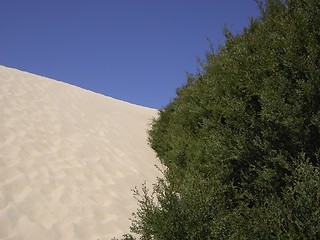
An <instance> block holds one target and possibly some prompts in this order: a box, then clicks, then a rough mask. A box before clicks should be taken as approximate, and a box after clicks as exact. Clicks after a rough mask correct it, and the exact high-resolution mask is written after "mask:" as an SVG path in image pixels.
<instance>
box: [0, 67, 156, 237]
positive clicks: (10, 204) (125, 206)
mask: <svg viewBox="0 0 320 240" xmlns="http://www.w3.org/2000/svg"><path fill="white" fill-rule="evenodd" d="M156 114H157V112H156V110H154V109H149V108H145V107H140V106H136V105H133V104H129V103H125V102H122V101H119V100H115V99H112V98H109V97H105V96H103V95H99V94H96V93H93V92H90V91H87V90H84V89H81V88H78V87H75V86H72V85H69V84H65V83H62V82H58V81H55V80H52V79H48V78H44V77H40V76H37V75H34V74H30V73H25V72H21V71H19V70H15V69H11V68H7V67H2V66H0V239H17V240H23V239H28V240H29V239H30V240H31V239H32V240H35V239H46V240H50V239H59V240H60V239H77V240H79V239H86V240H91V239H92V240H96V239H98V238H99V239H110V238H111V237H113V236H116V237H118V236H121V235H122V234H123V233H126V232H128V230H129V225H130V221H129V220H128V218H129V217H131V213H132V212H134V211H135V209H136V207H137V203H136V201H135V200H134V198H133V197H132V193H131V191H130V189H132V188H134V186H139V187H140V186H141V183H142V182H143V181H144V180H147V181H148V182H149V183H151V182H154V181H155V176H157V175H159V172H158V170H157V169H156V168H155V167H154V164H156V163H157V160H156V157H155V154H154V152H153V151H152V150H151V149H150V147H149V146H148V144H147V133H146V130H147V128H148V123H150V120H151V118H152V117H154V116H156Z"/></svg>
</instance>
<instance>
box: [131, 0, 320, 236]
mask: <svg viewBox="0 0 320 240" xmlns="http://www.w3.org/2000/svg"><path fill="white" fill-rule="evenodd" d="M258 7H259V9H260V12H261V15H260V16H259V17H257V18H252V19H251V21H250V25H249V26H248V27H246V28H244V29H243V31H242V32H241V33H240V34H237V35H233V34H232V33H231V32H230V31H228V30H225V36H226V41H225V44H223V45H221V46H219V48H218V50H215V51H213V50H212V51H210V52H208V53H207V54H206V59H205V61H204V62H203V63H202V64H201V65H202V71H200V72H199V73H197V74H194V75H188V77H187V83H186V84H185V85H184V86H182V87H180V88H178V89H177V94H176V97H175V98H174V99H173V100H172V101H171V103H170V104H168V105H167V106H166V107H165V108H164V109H162V110H161V111H160V112H159V116H158V118H156V119H155V120H154V122H153V124H152V129H151V130H150V132H149V136H150V137H149V141H150V145H151V147H152V148H153V149H154V150H155V151H156V153H157V155H158V157H159V159H160V161H161V163H162V164H163V165H164V166H165V167H166V170H165V171H164V178H163V179H159V181H158V183H157V184H156V185H154V186H153V189H152V192H151V193H149V192H148V188H147V187H146V186H144V187H143V188H142V191H141V190H139V191H138V190H136V193H135V194H136V197H137V199H138V201H139V204H140V207H139V209H138V210H137V212H136V213H135V214H134V216H133V220H132V226H131V231H132V232H133V233H136V234H139V235H140V236H141V239H142V240H144V239H157V240H160V239H163V240H165V239H172V240H173V239H320V168H319V167H320V1H318V0H266V1H258Z"/></svg>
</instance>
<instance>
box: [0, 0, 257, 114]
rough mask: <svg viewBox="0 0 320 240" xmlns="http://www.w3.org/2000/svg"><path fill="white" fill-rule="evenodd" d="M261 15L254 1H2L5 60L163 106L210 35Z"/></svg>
mask: <svg viewBox="0 0 320 240" xmlns="http://www.w3.org/2000/svg"><path fill="white" fill-rule="evenodd" d="M257 15H259V12H258V10H257V7H256V3H255V1H254V0H55V1H53V0H1V4H0V29H1V37H0V65H4V66H7V67H13V68H18V69H20V70H23V71H28V72H32V73H35V74H38V75H41V76H46V77H50V78H54V79H56V80H59V81H63V82H67V83H70V84H73V85H76V86H79V87H82V88H85V89H89V90H92V91H94V92H98V93H102V94H104V95H107V96H111V97H114V98H117V99H120V100H124V101H127V102H131V103H135V104H138V105H143V106H148V107H152V108H158V109H160V108H163V107H164V106H165V105H167V104H168V103H169V102H170V100H171V99H172V98H174V97H175V90H176V88H177V87H180V86H181V85H182V84H184V83H185V81H186V72H189V73H196V72H197V69H198V68H199V66H198V64H197V57H199V58H201V59H203V58H204V53H205V51H206V50H208V49H209V44H208V42H207V40H206V39H207V38H209V39H210V40H211V41H212V42H213V44H214V45H215V46H217V45H218V44H219V43H223V41H224V38H223V34H222V27H223V26H224V25H225V24H226V25H227V26H229V27H230V28H231V30H232V31H233V32H240V31H241V30H242V29H243V27H244V26H247V25H248V23H249V16H257ZM0 84H1V83H0Z"/></svg>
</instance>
